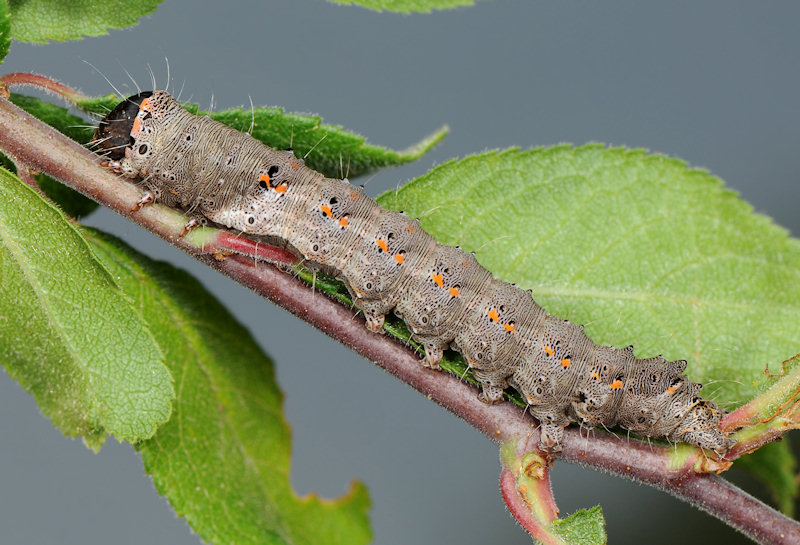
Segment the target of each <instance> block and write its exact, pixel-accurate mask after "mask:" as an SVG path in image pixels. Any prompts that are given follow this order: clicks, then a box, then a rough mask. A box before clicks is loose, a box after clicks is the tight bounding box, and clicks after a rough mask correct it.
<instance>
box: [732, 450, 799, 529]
mask: <svg viewBox="0 0 800 545" xmlns="http://www.w3.org/2000/svg"><path fill="white" fill-rule="evenodd" d="M736 467H738V468H741V469H746V470H747V471H749V472H750V473H752V474H753V475H755V476H756V477H758V478H759V479H761V480H762V481H763V482H764V484H766V485H767V486H768V487H769V490H770V491H771V492H772V497H773V500H774V501H775V503H776V504H777V506H778V508H779V509H780V510H781V511H782V512H783V513H784V514H785V515H787V516H789V517H792V516H794V511H795V506H794V501H795V499H796V498H797V492H798V490H797V488H798V484H797V481H796V480H795V479H796V477H797V460H795V457H794V455H793V454H792V451H791V448H790V447H789V442H788V441H781V442H776V443H769V444H767V445H764V446H763V447H761V448H760V449H758V450H757V451H756V452H754V453H753V454H750V455H748V456H744V457H742V458H741V459H739V460H737V462H736Z"/></svg>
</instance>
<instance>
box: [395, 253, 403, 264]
mask: <svg viewBox="0 0 800 545" xmlns="http://www.w3.org/2000/svg"><path fill="white" fill-rule="evenodd" d="M394 260H395V261H397V262H398V263H402V262H403V261H405V260H406V256H404V255H403V254H394Z"/></svg>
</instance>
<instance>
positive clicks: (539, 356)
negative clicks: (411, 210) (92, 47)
mask: <svg viewBox="0 0 800 545" xmlns="http://www.w3.org/2000/svg"><path fill="white" fill-rule="evenodd" d="M120 135H121V136H120ZM105 138H108V140H103V139H105ZM97 140H98V141H99V142H100V147H101V148H105V149H107V150H109V152H110V156H111V157H112V159H116V160H113V161H111V165H112V167H113V168H114V169H115V170H116V171H117V172H120V173H122V174H124V175H125V176H128V177H131V178H137V179H140V180H141V183H142V184H143V185H144V186H145V187H146V188H147V189H148V194H147V195H146V197H145V199H143V203H144V202H151V201H159V202H162V203H165V204H167V205H169V206H175V207H179V208H181V209H183V210H186V211H187V212H188V213H189V214H190V215H192V216H193V217H194V218H195V219H199V220H205V219H208V220H211V221H213V222H214V223H217V224H220V225H224V226H226V227H229V228H232V229H236V230H239V231H242V232H244V233H249V234H252V235H257V236H263V237H269V238H270V239H280V240H282V241H285V242H286V243H288V245H289V246H290V247H291V248H292V249H293V250H294V251H295V252H296V253H297V254H298V255H300V256H302V257H303V258H304V259H306V260H307V261H308V262H309V263H310V264H312V266H317V267H322V268H324V269H326V270H330V271H333V272H335V273H336V274H338V276H339V277H340V278H341V279H342V280H343V281H344V282H345V284H346V285H347V288H348V289H349V291H350V293H351V294H352V296H353V298H354V301H355V304H356V306H357V307H358V308H360V309H361V310H362V311H363V312H364V314H365V316H366V319H367V327H368V328H369V329H370V330H372V331H375V332H379V331H381V328H382V325H383V321H384V315H385V314H387V313H388V312H390V311H394V313H395V314H397V315H398V316H400V317H401V318H402V319H403V320H404V321H405V322H406V324H408V326H409V329H410V330H411V331H412V334H413V337H414V339H415V340H417V341H418V342H420V343H421V344H422V345H423V346H424V347H425V359H424V362H423V363H424V364H425V365H427V366H430V367H434V368H436V367H438V363H439V361H440V359H441V357H442V352H443V350H444V349H446V348H448V347H450V348H453V349H455V350H458V351H459V352H461V354H462V355H463V356H464V359H465V360H466V361H467V363H468V364H469V366H470V367H471V368H472V370H473V372H474V374H475V377H476V378H477V379H478V380H479V381H480V382H481V384H482V392H481V393H480V396H479V397H480V399H481V400H482V401H484V402H486V403H495V402H498V401H500V400H501V399H502V395H503V389H505V388H507V387H509V386H512V387H513V388H515V389H516V390H517V391H519V392H520V393H521V394H522V395H523V396H524V398H525V399H526V400H527V402H528V404H529V407H528V410H529V411H530V413H531V414H532V415H533V416H534V417H536V419H537V420H539V421H540V422H541V429H542V434H541V445H540V446H541V448H542V449H544V450H546V451H555V450H558V449H560V442H561V438H562V436H563V431H564V428H565V427H566V426H567V425H568V424H569V423H570V422H571V421H572V422H579V423H580V424H582V425H586V426H604V427H612V426H621V427H623V428H625V429H628V430H630V431H632V432H634V433H636V434H639V435H642V436H646V437H654V438H666V439H667V440H669V441H675V442H677V441H685V442H687V443H691V444H693V445H697V446H699V447H703V448H707V449H711V450H713V451H714V452H715V453H716V454H717V455H718V456H724V454H725V453H726V452H727V451H728V449H729V448H730V446H731V444H732V440H730V439H728V438H727V437H725V435H724V434H723V433H722V432H721V431H720V430H719V422H720V418H721V416H722V412H721V411H720V410H719V409H718V408H717V407H716V405H715V404H714V403H712V402H710V401H708V400H705V399H703V398H701V397H699V396H698V392H699V390H700V388H701V386H700V385H699V384H696V383H694V382H692V381H691V380H689V379H688V378H687V377H685V376H684V375H683V371H684V369H685V367H686V362H685V361H677V362H667V361H665V360H664V358H662V357H658V358H650V359H636V358H635V357H634V355H633V350H632V349H631V348H630V347H628V348H625V349H621V350H620V349H616V348H612V347H609V346H602V345H597V344H594V343H593V342H592V341H591V340H590V339H589V338H588V337H587V336H586V335H585V334H584V332H583V328H582V327H581V326H577V325H574V324H571V323H570V322H568V321H566V320H562V319H560V318H556V317H555V316H551V315H549V314H547V313H546V312H545V311H544V310H543V309H542V308H541V307H540V306H539V305H537V304H536V303H535V302H534V301H533V299H532V298H531V295H530V292H528V291H524V290H521V289H519V288H517V287H516V286H514V285H512V284H508V283H506V282H502V281H500V280H497V279H495V278H494V277H493V276H492V275H491V273H490V272H489V271H487V270H486V269H485V268H483V267H482V266H480V265H479V264H478V262H477V261H476V259H475V257H474V256H473V255H471V254H468V253H465V252H463V251H461V250H460V249H458V248H453V247H451V246H445V245H443V244H439V243H437V242H436V240H435V239H434V238H433V237H432V236H431V235H429V234H428V233H426V232H425V231H423V230H422V229H421V228H420V226H419V223H418V222H417V221H416V220H414V219H411V218H408V217H406V216H405V215H403V214H402V213H397V212H392V211H389V210H384V209H382V208H381V207H380V206H378V204H377V203H375V202H374V201H373V200H372V199H370V198H369V197H367V195H366V194H365V193H364V191H363V190H362V189H361V188H360V187H357V186H353V185H351V184H350V183H349V182H348V181H347V180H336V179H331V178H326V177H325V176H323V175H322V174H320V173H318V172H315V171H313V170H311V169H309V168H307V167H305V166H304V165H303V162H302V161H301V160H300V159H297V158H296V157H295V156H294V155H293V154H292V153H291V152H287V151H276V150H274V149H272V148H269V147H267V146H265V145H263V144H261V143H260V142H258V141H256V140H255V139H253V138H252V137H250V135H248V134H244V133H241V132H238V131H236V130H233V129H231V128H229V127H227V126H224V125H222V124H220V123H217V122H215V121H212V120H211V119H209V118H207V117H198V116H195V115H192V114H190V113H188V112H186V111H185V110H184V109H183V108H181V106H180V104H179V103H178V102H177V101H176V100H175V99H173V98H172V97H171V96H170V95H169V94H168V93H166V92H164V91H156V92H153V93H142V94H140V95H137V96H135V97H131V99H129V101H128V102H126V103H123V104H121V105H120V106H119V107H118V108H117V109H115V110H114V111H113V112H112V113H111V114H109V116H107V117H106V119H105V120H104V121H103V122H102V123H101V125H100V127H99V128H98V132H97ZM111 148H116V149H115V150H112V149H111ZM123 149H124V153H123Z"/></svg>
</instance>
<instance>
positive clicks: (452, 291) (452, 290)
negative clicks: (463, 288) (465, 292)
mask: <svg viewBox="0 0 800 545" xmlns="http://www.w3.org/2000/svg"><path fill="white" fill-rule="evenodd" d="M447 291H449V292H450V296H451V297H458V296H459V295H461V292H460V291H458V288H450V289H449V290H447Z"/></svg>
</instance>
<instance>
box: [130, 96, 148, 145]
mask: <svg viewBox="0 0 800 545" xmlns="http://www.w3.org/2000/svg"><path fill="white" fill-rule="evenodd" d="M149 110H150V99H149V98H146V99H144V100H143V101H142V102H141V103H140V104H139V111H140V112H141V111H145V112H146V111H149ZM141 124H142V122H141V119H140V118H139V116H138V115H137V116H136V118H135V119H134V120H133V125H132V126H131V136H136V135H137V134H139V129H140V128H141Z"/></svg>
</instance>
